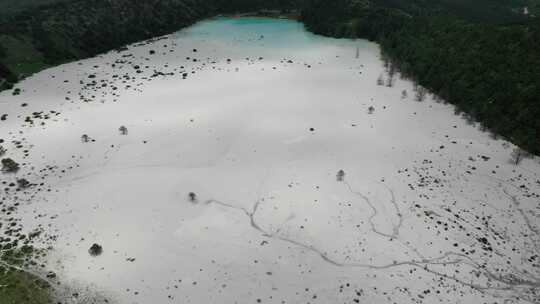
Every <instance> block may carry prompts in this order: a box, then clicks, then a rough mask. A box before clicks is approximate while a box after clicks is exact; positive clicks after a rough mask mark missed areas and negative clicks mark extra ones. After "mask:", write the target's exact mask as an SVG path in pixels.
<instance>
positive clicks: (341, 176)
mask: <svg viewBox="0 0 540 304" xmlns="http://www.w3.org/2000/svg"><path fill="white" fill-rule="evenodd" d="M344 179H345V171H343V170H339V171H338V173H337V174H336V180H337V181H338V182H342V181H343V180H344Z"/></svg>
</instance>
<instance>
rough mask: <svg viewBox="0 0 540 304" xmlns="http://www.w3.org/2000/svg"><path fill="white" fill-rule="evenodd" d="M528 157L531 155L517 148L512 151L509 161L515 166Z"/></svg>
mask: <svg viewBox="0 0 540 304" xmlns="http://www.w3.org/2000/svg"><path fill="white" fill-rule="evenodd" d="M530 157H531V154H530V153H529V152H527V151H525V150H523V149H521V148H519V147H517V148H515V149H514V150H512V154H510V161H511V162H512V163H513V164H514V165H516V166H517V165H519V164H520V163H521V161H522V160H524V159H525V158H530Z"/></svg>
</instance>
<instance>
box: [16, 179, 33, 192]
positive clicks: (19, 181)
mask: <svg viewBox="0 0 540 304" xmlns="http://www.w3.org/2000/svg"><path fill="white" fill-rule="evenodd" d="M17 185H18V186H19V189H26V188H28V187H30V185H31V184H30V182H29V181H28V180H26V179H25V178H20V179H17Z"/></svg>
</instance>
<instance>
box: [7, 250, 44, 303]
mask: <svg viewBox="0 0 540 304" xmlns="http://www.w3.org/2000/svg"><path fill="white" fill-rule="evenodd" d="M40 253H41V251H40V250H36V249H35V248H34V247H32V246H29V245H23V246H20V247H16V246H14V245H13V244H6V245H3V246H2V245H0V304H49V303H54V301H53V296H52V292H51V287H50V285H49V283H48V282H46V281H44V280H42V279H40V278H38V277H36V276H34V275H32V274H31V273H28V272H25V271H22V270H19V269H17V268H19V267H21V268H24V267H28V266H29V265H31V264H35V263H34V262H32V259H33V257H34V256H36V255H39V254H40Z"/></svg>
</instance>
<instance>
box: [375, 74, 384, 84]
mask: <svg viewBox="0 0 540 304" xmlns="http://www.w3.org/2000/svg"><path fill="white" fill-rule="evenodd" d="M377 85H379V86H382V85H384V78H383V75H382V74H381V75H379V78H377Z"/></svg>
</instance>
